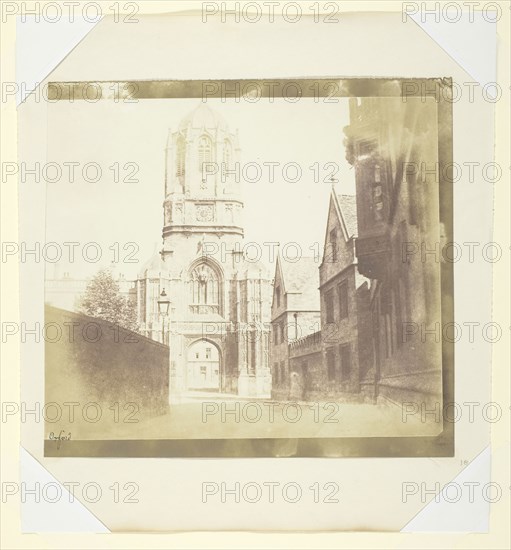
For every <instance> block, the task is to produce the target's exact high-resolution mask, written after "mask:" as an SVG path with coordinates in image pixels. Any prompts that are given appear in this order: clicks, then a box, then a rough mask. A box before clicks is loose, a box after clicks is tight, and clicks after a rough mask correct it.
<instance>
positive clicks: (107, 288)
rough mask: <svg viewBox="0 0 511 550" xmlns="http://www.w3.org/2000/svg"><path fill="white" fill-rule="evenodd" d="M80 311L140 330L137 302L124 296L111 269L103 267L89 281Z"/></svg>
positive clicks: (133, 329) (124, 326) (130, 328)
mask: <svg viewBox="0 0 511 550" xmlns="http://www.w3.org/2000/svg"><path fill="white" fill-rule="evenodd" d="M80 311H82V313H85V314H86V315H90V316H91V317H97V318H99V319H104V320H105V321H109V322H110V323H113V324H115V325H119V326H120V327H123V328H126V329H128V330H132V331H135V332H137V331H138V323H137V311H136V308H135V304H134V303H133V302H132V301H131V300H130V299H129V298H127V297H125V296H123V295H122V294H121V292H120V289H119V284H118V283H117V281H115V279H114V278H113V276H112V272H111V271H110V270H109V269H101V270H100V271H98V272H97V273H96V275H95V276H94V277H93V278H92V279H91V281H90V282H89V283H88V285H87V288H86V289H85V292H84V294H83V296H82V298H81V300H80Z"/></svg>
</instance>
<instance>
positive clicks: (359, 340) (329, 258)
mask: <svg viewBox="0 0 511 550" xmlns="http://www.w3.org/2000/svg"><path fill="white" fill-rule="evenodd" d="M356 209H357V206H356V197H354V196H352V195H340V194H337V193H336V192H335V190H332V193H331V195H330V205H329V211H328V218H327V225H326V235H325V246H324V253H323V261H322V262H321V265H320V267H319V279H320V287H319V289H320V295H321V341H322V354H323V364H324V369H323V370H322V380H321V383H320V384H321V386H322V387H323V389H324V391H325V393H328V394H329V395H336V394H347V393H352V394H356V393H359V391H360V379H361V377H363V376H364V375H365V373H366V372H367V370H368V369H369V367H370V361H371V346H370V345H368V343H369V341H370V332H369V331H368V329H369V328H370V323H369V319H370V317H369V293H370V292H369V281H368V280H367V279H366V278H365V277H363V276H362V275H360V273H359V272H358V269H357V260H356V256H355V242H356V238H357V212H356Z"/></svg>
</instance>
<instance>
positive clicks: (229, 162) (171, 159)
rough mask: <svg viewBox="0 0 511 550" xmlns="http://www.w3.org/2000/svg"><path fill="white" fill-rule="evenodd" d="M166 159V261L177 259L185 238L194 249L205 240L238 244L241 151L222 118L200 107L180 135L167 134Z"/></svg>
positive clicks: (240, 232)
mask: <svg viewBox="0 0 511 550" xmlns="http://www.w3.org/2000/svg"><path fill="white" fill-rule="evenodd" d="M165 157H166V159H165V199H164V203H163V208H164V225H163V251H162V252H163V259H164V260H166V258H167V257H168V256H174V257H175V256H176V255H177V252H178V250H177V249H179V248H180V241H181V237H184V238H185V239H186V241H187V246H194V247H195V246H197V245H199V243H200V241H201V240H202V241H204V240H208V241H214V240H215V239H216V238H223V239H224V240H227V241H228V242H227V243H226V244H227V245H233V244H234V242H236V241H239V240H240V239H241V238H242V237H243V228H242V212H243V202H242V201H241V196H240V175H239V158H240V149H239V144H238V136H237V134H232V133H230V132H229V128H228V126H227V124H226V123H225V121H224V120H223V118H222V117H221V116H220V115H219V114H218V113H216V112H214V111H213V110H212V109H211V108H210V107H209V106H208V105H206V104H205V103H200V104H199V106H198V107H196V108H195V109H194V110H193V111H192V112H191V113H189V114H188V115H187V116H186V117H185V118H184V119H183V120H182V121H181V123H180V124H179V127H178V129H177V131H175V132H172V131H171V130H169V135H168V140H167V147H166V150H165ZM191 241H192V242H191ZM195 241H196V242H195Z"/></svg>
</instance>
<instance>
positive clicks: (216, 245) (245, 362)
mask: <svg viewBox="0 0 511 550" xmlns="http://www.w3.org/2000/svg"><path fill="white" fill-rule="evenodd" d="M239 160H240V147H239V141H238V135H237V134H235V133H231V132H230V131H229V128H228V126H227V124H226V122H225V121H224V120H223V118H222V117H221V116H220V115H219V114H218V113H216V112H215V111H213V110H212V109H211V108H210V107H209V106H208V105H206V104H204V103H201V104H200V105H199V106H198V107H197V108H196V109H194V110H193V111H192V112H191V113H190V114H189V115H187V116H186V117H185V118H184V119H183V120H182V121H181V123H180V124H179V127H178V128H176V130H175V131H171V130H169V135H168V140H167V147H166V151H165V162H166V164H165V167H166V169H165V185H164V201H163V233H162V236H163V248H162V250H161V251H160V252H158V253H156V254H155V255H154V256H153V257H152V258H151V259H150V260H149V261H148V263H147V264H146V265H145V266H144V268H143V269H142V271H141V272H140V274H139V277H138V280H137V281H136V292H137V304H138V316H139V321H140V325H141V330H142V332H143V333H146V334H148V335H149V334H150V335H151V337H153V338H155V337H156V338H157V335H158V334H165V335H166V338H167V342H166V343H168V344H169V346H170V365H171V376H170V381H171V393H172V392H173V393H175V394H176V395H177V394H180V393H182V392H183V391H187V390H209V391H219V392H227V393H235V394H238V395H241V396H259V397H269V396H270V393H271V374H270V368H269V353H268V346H269V333H270V323H269V321H270V300H271V283H272V281H271V278H270V276H269V274H268V271H267V269H266V268H265V267H264V265H262V264H261V263H259V262H253V261H249V260H248V259H246V258H245V257H244V256H243V253H242V247H243V246H242V245H243V222H242V219H243V217H242V215H243V201H242V197H241V182H240V181H239V180H238V179H237V178H236V176H235V174H234V171H233V170H232V167H233V166H234V163H235V162H239ZM163 289H165V292H166V294H167V295H168V296H169V298H170V300H171V306H170V313H169V316H168V318H167V319H165V318H163V319H162V318H160V317H159V315H158V304H157V301H158V299H159V296H160V294H161V292H162V291H163ZM164 323H166V324H167V326H166V328H165V327H162V325H163V324H164ZM157 339H158V338H157Z"/></svg>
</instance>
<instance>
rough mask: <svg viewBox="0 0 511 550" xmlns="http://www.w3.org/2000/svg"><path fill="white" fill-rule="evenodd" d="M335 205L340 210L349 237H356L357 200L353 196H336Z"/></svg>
mask: <svg viewBox="0 0 511 550" xmlns="http://www.w3.org/2000/svg"><path fill="white" fill-rule="evenodd" d="M337 203H338V205H339V208H340V210H341V214H342V217H343V218H344V223H345V224H346V230H347V231H348V238H349V237H356V236H357V234H358V232H357V200H356V197H355V195H337Z"/></svg>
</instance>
